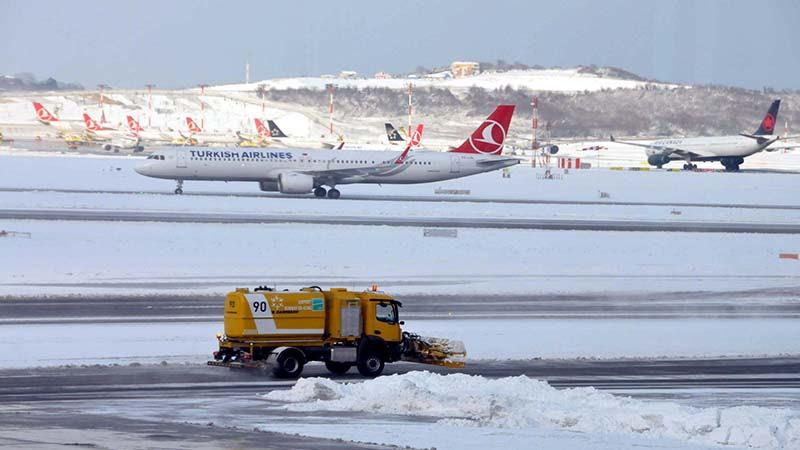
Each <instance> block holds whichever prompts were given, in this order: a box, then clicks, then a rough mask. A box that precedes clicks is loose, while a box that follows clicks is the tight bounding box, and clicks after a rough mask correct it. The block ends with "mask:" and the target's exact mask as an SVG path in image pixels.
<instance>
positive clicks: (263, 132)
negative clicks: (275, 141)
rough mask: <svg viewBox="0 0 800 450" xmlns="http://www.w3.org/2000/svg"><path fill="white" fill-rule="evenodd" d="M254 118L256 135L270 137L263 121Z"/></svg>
mask: <svg viewBox="0 0 800 450" xmlns="http://www.w3.org/2000/svg"><path fill="white" fill-rule="evenodd" d="M254 120H255V122H256V131H258V135H259V136H261V137H262V138H268V137H270V133H269V128H267V127H265V126H264V122H263V121H262V120H261V119H259V118H255V119H254Z"/></svg>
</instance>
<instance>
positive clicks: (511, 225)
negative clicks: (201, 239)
mask: <svg viewBox="0 0 800 450" xmlns="http://www.w3.org/2000/svg"><path fill="white" fill-rule="evenodd" d="M0 219H11V220H72V221H116V222H169V223H218V224H273V223H304V224H315V225H382V226H398V227H447V228H500V229H518V230H585V231H658V232H693V233H766V234H800V223H754V222H706V221H703V222H690V221H668V222H663V221H645V220H599V219H543V218H488V217H403V216H394V217H392V216H378V217H364V216H325V215H304V214H249V213H197V212H164V211H120V210H88V209H87V210H79V209H33V208H32V209H0Z"/></svg>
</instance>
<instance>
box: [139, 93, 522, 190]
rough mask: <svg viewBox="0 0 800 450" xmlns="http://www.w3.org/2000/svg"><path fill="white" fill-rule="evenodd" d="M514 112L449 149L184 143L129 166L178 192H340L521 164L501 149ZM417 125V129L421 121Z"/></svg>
mask: <svg viewBox="0 0 800 450" xmlns="http://www.w3.org/2000/svg"><path fill="white" fill-rule="evenodd" d="M513 114H514V105H500V106H498V107H497V108H496V109H495V110H494V112H493V113H492V114H491V115H490V116H489V117H488V118H487V119H486V120H484V121H483V123H482V124H481V125H480V126H479V127H478V128H477V129H476V130H475V131H474V132H473V133H472V135H470V136H469V137H468V138H467V140H466V141H464V143H463V144H461V145H460V146H458V147H456V148H455V149H453V150H451V151H449V152H432V151H423V150H417V151H414V152H411V153H409V150H410V148H411V144H413V143H414V142H412V143H411V144H409V146H407V147H406V149H405V150H404V151H403V152H402V153H400V154H399V155H398V154H396V153H395V152H392V151H386V150H384V151H371V150H356V151H351V150H312V149H299V150H295V149H283V150H272V149H270V150H255V151H249V150H243V149H234V148H231V149H220V150H211V149H208V148H191V147H184V148H174V149H165V150H158V151H155V152H153V154H151V155H150V156H148V158H147V159H146V160H144V161H142V162H141V163H140V164H139V165H137V166H136V169H135V170H136V172H138V173H140V174H142V175H145V176H148V177H153V178H163V179H168V180H176V181H177V187H176V189H175V193H176V194H181V193H183V182H184V181H186V180H208V181H252V182H257V183H258V184H259V187H260V188H261V190H262V191H266V192H281V193H284V194H308V193H312V192H313V193H314V195H315V196H317V197H328V198H331V199H336V198H339V196H340V195H341V193H340V192H339V190H338V189H336V186H338V185H344V184H354V183H371V184H415V183H430V182H434V181H442V180H449V179H453V178H461V177H466V176H469V175H475V174H478V173H483V172H489V171H492V170H497V169H502V168H504V167H509V166H513V165H515V164H519V162H520V160H519V159H517V158H513V157H509V156H504V155H502V152H503V142H504V141H505V139H506V136H507V135H508V127H509V124H510V123H511V116H512V115H513ZM418 131H419V132H420V133H419V134H421V131H422V130H421V128H418ZM416 140H417V139H414V140H412V141H416ZM393 153H394V156H392V154H393Z"/></svg>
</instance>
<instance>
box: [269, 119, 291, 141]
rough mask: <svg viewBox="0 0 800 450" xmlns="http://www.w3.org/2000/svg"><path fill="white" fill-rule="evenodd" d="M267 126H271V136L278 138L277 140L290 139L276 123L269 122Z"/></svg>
mask: <svg viewBox="0 0 800 450" xmlns="http://www.w3.org/2000/svg"><path fill="white" fill-rule="evenodd" d="M267 124H269V134H270V136H272V137H276V138H285V137H289V136H287V135H286V133H284V132H283V131H282V130H281V129H280V128H278V125H277V124H276V123H275V122H274V121H272V120H267Z"/></svg>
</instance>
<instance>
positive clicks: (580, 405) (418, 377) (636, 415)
mask: <svg viewBox="0 0 800 450" xmlns="http://www.w3.org/2000/svg"><path fill="white" fill-rule="evenodd" d="M264 398H266V399H268V400H275V401H284V402H290V404H288V405H285V406H283V408H285V409H287V410H290V411H364V412H372V413H379V414H397V415H407V416H425V417H435V418H440V419H441V420H440V423H445V424H449V425H459V426H476V427H481V426H488V427H499V428H515V429H520V428H542V427H544V428H555V429H561V430H567V431H580V432H586V433H620V434H628V435H631V434H632V435H641V436H646V437H650V438H671V439H679V440H683V441H687V442H692V443H696V444H706V445H708V444H715V445H735V446H748V447H756V448H799V447H800V413H798V412H795V411H791V410H779V409H768V408H762V407H755V406H740V407H725V408H694V407H687V406H681V405H678V404H676V403H670V402H645V401H641V400H635V399H631V398H627V397H619V396H614V395H611V394H607V393H603V392H599V391H597V390H595V389H594V388H575V389H566V390H557V389H555V388H553V387H551V386H550V385H548V384H547V383H546V382H543V381H539V380H534V379H531V378H528V377H525V376H520V377H509V378H500V379H494V380H492V379H487V378H484V377H480V376H470V375H463V374H454V375H438V374H433V373H429V372H411V373H407V374H403V375H392V376H387V377H381V378H378V379H375V380H369V381H365V382H363V383H351V384H347V383H337V382H335V381H332V380H329V379H325V378H306V379H301V380H299V381H298V382H297V384H296V385H295V386H294V387H293V388H292V389H290V390H287V391H272V392H269V393H268V394H265V395H264Z"/></svg>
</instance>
